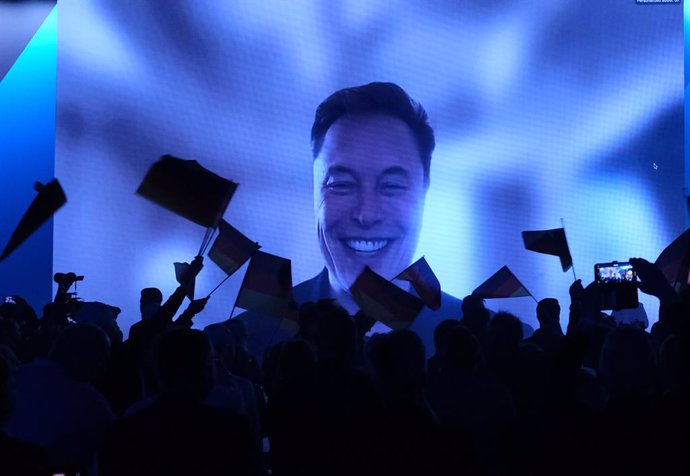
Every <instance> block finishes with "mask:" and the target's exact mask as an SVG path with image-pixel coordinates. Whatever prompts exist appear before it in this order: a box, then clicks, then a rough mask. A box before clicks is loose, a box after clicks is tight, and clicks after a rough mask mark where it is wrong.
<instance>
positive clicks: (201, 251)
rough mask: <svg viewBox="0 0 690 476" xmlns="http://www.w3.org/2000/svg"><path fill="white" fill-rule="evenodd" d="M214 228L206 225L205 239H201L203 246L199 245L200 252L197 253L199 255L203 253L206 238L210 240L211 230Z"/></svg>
mask: <svg viewBox="0 0 690 476" xmlns="http://www.w3.org/2000/svg"><path fill="white" fill-rule="evenodd" d="M212 229H213V228H211V227H210V226H209V227H206V233H204V239H203V240H202V241H201V246H200V247H199V252H198V253H197V256H201V255H203V253H204V248H205V247H206V240H208V237H209V232H210V231H211V230H212Z"/></svg>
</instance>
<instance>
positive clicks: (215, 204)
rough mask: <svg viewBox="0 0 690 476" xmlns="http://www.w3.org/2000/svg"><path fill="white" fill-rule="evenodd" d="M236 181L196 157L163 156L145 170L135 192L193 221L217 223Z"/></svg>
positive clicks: (201, 223)
mask: <svg viewBox="0 0 690 476" xmlns="http://www.w3.org/2000/svg"><path fill="white" fill-rule="evenodd" d="M236 189H237V184H236V183H235V182H233V181H231V180H227V179H225V178H223V177H221V176H219V175H216V174H214V173H213V172H211V171H210V170H208V169H205V168H204V167H202V166H201V165H200V164H199V163H198V162H197V161H196V160H183V159H178V158H176V157H173V156H171V155H164V156H163V157H161V159H160V160H159V161H158V162H156V163H155V164H153V165H152V166H151V168H150V169H149V171H148V173H147V174H146V177H144V181H143V182H142V184H141V185H140V186H139V188H138V189H137V193H138V194H139V195H141V196H143V197H145V198H147V199H149V200H151V201H152V202H154V203H156V204H158V205H160V206H162V207H164V208H167V209H168V210H170V211H171V212H173V213H176V214H178V215H180V216H182V217H184V218H186V219H188V220H191V221H193V222H194V223H196V224H198V225H201V226H205V227H209V228H215V227H216V226H218V223H219V222H220V220H221V218H222V217H223V214H224V213H225V210H226V209H227V208H228V204H229V203H230V199H231V198H232V195H233V194H234V193H235V190H236Z"/></svg>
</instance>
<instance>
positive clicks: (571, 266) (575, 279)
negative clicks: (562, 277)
mask: <svg viewBox="0 0 690 476" xmlns="http://www.w3.org/2000/svg"><path fill="white" fill-rule="evenodd" d="M561 228H563V236H564V237H565V242H566V243H568V237H567V235H566V234H565V222H564V221H563V218H561ZM568 252H570V246H568ZM572 257H573V255H572V254H571V255H570V258H572ZM570 269H572V270H573V282H574V281H577V275H576V274H575V260H572V263H570Z"/></svg>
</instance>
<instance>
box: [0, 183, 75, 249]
mask: <svg viewBox="0 0 690 476" xmlns="http://www.w3.org/2000/svg"><path fill="white" fill-rule="evenodd" d="M34 189H36V191H37V192H38V194H37V195H36V197H34V199H33V201H32V202H31V204H30V205H29V208H27V210H26V212H25V213H24V216H23V217H22V219H21V220H20V221H19V224H18V225H17V228H15V230H14V232H12V236H10V239H9V241H8V242H7V245H5V249H4V250H3V252H2V255H0V261H2V260H4V259H5V258H7V257H8V256H9V255H10V254H11V253H12V252H13V251H14V250H16V249H17V248H18V247H19V245H21V244H22V243H24V241H26V239H27V238H29V237H30V236H31V235H32V234H33V233H34V232H35V231H36V230H38V229H39V228H40V226H41V225H43V224H44V223H45V222H46V221H48V219H49V218H50V217H51V216H53V214H54V213H55V212H56V211H57V210H58V209H59V208H60V207H61V206H63V205H64V204H65V203H66V202H67V197H65V192H64V190H62V186H61V185H60V182H58V180H57V179H53V180H51V181H50V182H48V183H47V184H45V185H43V184H41V183H40V182H36V184H35V185H34Z"/></svg>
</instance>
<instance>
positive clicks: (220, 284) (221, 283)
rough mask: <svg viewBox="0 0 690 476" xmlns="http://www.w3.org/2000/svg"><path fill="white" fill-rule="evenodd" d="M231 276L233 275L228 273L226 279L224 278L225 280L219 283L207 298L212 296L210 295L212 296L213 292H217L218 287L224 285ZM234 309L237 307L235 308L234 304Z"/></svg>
mask: <svg viewBox="0 0 690 476" xmlns="http://www.w3.org/2000/svg"><path fill="white" fill-rule="evenodd" d="M230 276H231V275H230V274H228V275H227V276H226V277H225V279H223V280H222V281H221V282H220V283H219V284H218V286H216V287H215V288H213V291H211V292H210V293H208V296H206V299H208V298H210V297H211V294H213V293H215V292H216V289H218V288H219V287H221V286H222V285H223V283H224V282H225V281H227V280H228V278H229V277H230ZM234 310H235V309H234V306H233V311H234Z"/></svg>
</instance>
